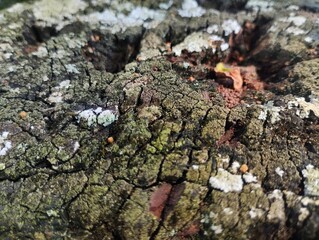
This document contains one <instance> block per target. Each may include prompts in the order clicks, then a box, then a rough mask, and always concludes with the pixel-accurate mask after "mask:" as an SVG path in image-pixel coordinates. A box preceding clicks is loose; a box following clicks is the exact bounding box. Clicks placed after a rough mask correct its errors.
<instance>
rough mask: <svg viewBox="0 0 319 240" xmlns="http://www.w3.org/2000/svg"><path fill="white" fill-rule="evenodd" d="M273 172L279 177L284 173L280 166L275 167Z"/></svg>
mask: <svg viewBox="0 0 319 240" xmlns="http://www.w3.org/2000/svg"><path fill="white" fill-rule="evenodd" d="M275 172H276V173H277V174H278V175H279V176H280V177H282V176H283V175H284V173H285V172H284V171H283V170H282V169H281V168H280V167H277V168H276V169H275Z"/></svg>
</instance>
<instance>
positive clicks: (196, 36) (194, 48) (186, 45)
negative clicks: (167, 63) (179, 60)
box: [172, 32, 211, 56]
mask: <svg viewBox="0 0 319 240" xmlns="http://www.w3.org/2000/svg"><path fill="white" fill-rule="evenodd" d="M210 42H211V41H210V37H209V35H208V34H204V33H202V32H194V33H192V34H190V35H189V36H187V37H186V38H185V39H184V41H183V42H181V43H180V44H177V45H176V46H174V47H173V48H172V51H173V52H174V53H175V54H176V55H177V56H180V55H181V53H182V51H183V50H184V49H185V50H187V51H188V52H201V51H202V50H203V49H207V48H209V47H211V43H210Z"/></svg>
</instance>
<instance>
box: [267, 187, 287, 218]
mask: <svg viewBox="0 0 319 240" xmlns="http://www.w3.org/2000/svg"><path fill="white" fill-rule="evenodd" d="M268 198H269V199H270V200H271V204H270V209H269V211H268V214H267V219H268V220H269V221H271V222H276V223H278V222H284V221H285V218H286V215H285V203H284V200H283V193H282V192H281V191H280V190H278V189H275V190H274V191H273V192H272V193H270V194H269V195H268Z"/></svg>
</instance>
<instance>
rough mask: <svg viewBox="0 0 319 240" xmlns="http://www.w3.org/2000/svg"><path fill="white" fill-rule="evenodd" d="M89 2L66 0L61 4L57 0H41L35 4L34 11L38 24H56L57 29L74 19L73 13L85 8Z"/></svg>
mask: <svg viewBox="0 0 319 240" xmlns="http://www.w3.org/2000/svg"><path fill="white" fill-rule="evenodd" d="M87 6H88V3H86V2H85V1H82V0H64V1H60V2H59V4H57V2H56V1H55V0H41V1H38V2H37V4H33V5H32V7H33V9H32V11H33V14H34V16H35V18H36V19H37V20H40V21H39V23H38V24H43V25H45V24H46V23H47V24H49V25H56V29H57V30H61V29H62V28H63V27H64V26H65V25H67V24H69V23H71V22H72V21H74V20H75V19H74V17H73V15H74V14H75V13H77V12H79V11H81V10H84V9H85V8H86V7H87Z"/></svg>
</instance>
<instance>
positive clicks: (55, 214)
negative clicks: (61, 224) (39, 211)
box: [47, 209, 59, 217]
mask: <svg viewBox="0 0 319 240" xmlns="http://www.w3.org/2000/svg"><path fill="white" fill-rule="evenodd" d="M47 215H48V216H49V217H58V216H59V213H58V212H57V211H55V210H52V209H50V210H48V211H47Z"/></svg>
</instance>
